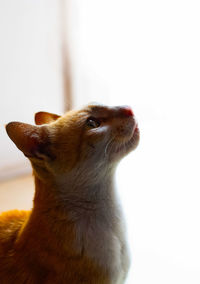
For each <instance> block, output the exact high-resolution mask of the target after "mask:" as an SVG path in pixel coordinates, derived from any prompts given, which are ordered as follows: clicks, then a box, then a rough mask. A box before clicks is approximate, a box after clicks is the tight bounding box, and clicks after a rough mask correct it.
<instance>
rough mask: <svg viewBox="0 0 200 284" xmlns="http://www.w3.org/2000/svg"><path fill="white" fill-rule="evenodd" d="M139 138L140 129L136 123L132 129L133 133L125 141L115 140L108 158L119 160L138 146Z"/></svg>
mask: <svg viewBox="0 0 200 284" xmlns="http://www.w3.org/2000/svg"><path fill="white" fill-rule="evenodd" d="M139 140H140V131H139V128H138V125H136V126H135V127H134V129H133V133H132V135H131V138H130V137H129V138H128V139H127V141H123V142H121V141H120V142H116V143H115V146H114V147H112V149H111V153H110V158H111V160H119V159H122V158H123V157H124V156H126V155H127V154H128V153H130V152H131V151H133V150H135V148H136V147H137V146H138V144H139Z"/></svg>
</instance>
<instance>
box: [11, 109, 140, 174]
mask: <svg viewBox="0 0 200 284" xmlns="http://www.w3.org/2000/svg"><path fill="white" fill-rule="evenodd" d="M35 122H36V124H37V125H30V124H25V123H21V122H10V123H9V124H8V125H7V126H6V130H7V133H8V135H9V137H10V138H11V139H12V140H13V142H14V143H15V144H16V146H17V147H18V148H19V149H20V150H21V151H22V152H23V153H24V154H25V156H27V157H28V158H29V159H30V160H31V163H32V165H33V168H34V170H35V173H36V174H38V175H39V176H44V177H46V176H48V175H49V174H50V175H52V176H57V175H62V174H66V173H68V172H70V171H72V170H73V169H74V168H81V167H82V168H87V169H88V170H89V171H95V170H96V171H100V170H102V169H106V168H107V167H112V166H113V165H115V164H116V163H117V162H118V161H119V160H120V159H121V158H123V157H124V156H125V155H126V154H128V153H129V152H130V151H132V150H134V149H135V148H136V146H137V145H138V142H139V130H138V125H137V122H136V120H135V117H134V114H133V112H132V110H131V108H130V107H127V106H117V107H108V106H102V105H94V104H92V105H89V106H86V107H84V108H82V109H81V110H76V111H69V112H67V113H66V114H65V115H63V116H58V115H55V114H51V113H47V112H39V113H37V114H36V115H35Z"/></svg>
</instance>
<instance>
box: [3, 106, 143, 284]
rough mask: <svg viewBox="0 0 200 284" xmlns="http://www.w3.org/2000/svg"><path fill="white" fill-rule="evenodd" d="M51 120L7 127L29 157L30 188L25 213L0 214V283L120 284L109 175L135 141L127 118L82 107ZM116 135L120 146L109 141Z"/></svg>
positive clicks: (122, 251) (124, 255)
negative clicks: (32, 188) (31, 204)
mask: <svg viewBox="0 0 200 284" xmlns="http://www.w3.org/2000/svg"><path fill="white" fill-rule="evenodd" d="M95 107H96V110H95V111H94V109H95ZM89 112H90V116H88V113H89ZM91 112H93V114H92V117H91ZM94 113H95V118H94V117H93V115H94ZM105 114H106V115H105ZM113 114H114V115H113ZM103 115H104V116H103ZM46 116H48V115H47V114H44V113H40V114H39V115H38V116H37V117H36V123H37V124H43V123H46V122H49V118H50V116H49V117H46ZM51 118H52V116H51ZM54 119H55V122H51V123H50V124H46V125H41V126H30V125H26V124H21V123H15V122H14V123H11V124H10V126H9V125H8V126H7V132H8V135H9V136H10V138H11V139H12V140H13V141H14V142H15V144H16V145H17V147H18V148H19V149H20V150H22V151H23V152H24V153H25V155H26V156H28V157H29V158H30V160H31V163H32V166H33V170H34V175H35V186H36V188H35V198H34V207H33V210H32V211H31V212H25V211H22V212H20V211H10V212H6V213H3V214H2V215H0V283H2V284H11V283H16V284H22V283H27V284H29V283H30V284H38V283H44V284H50V283H52V284H62V283H63V284H64V283H69V284H80V283H84V284H86V283H87V284H122V283H124V280H125V278H126V276H127V272H128V269H129V257H128V250H127V247H126V240H125V234H124V231H125V230H124V224H123V217H122V214H121V210H120V206H119V204H118V201H117V197H116V193H115V188H114V184H113V175H114V170H115V167H116V164H117V162H118V161H119V160H120V159H121V158H122V157H123V156H124V155H125V154H127V153H128V152H130V150H132V149H133V148H135V147H136V145H137V143H138V138H139V132H138V130H137V127H136V123H135V120H134V118H133V115H132V113H131V111H130V109H129V110H127V108H108V107H102V106H90V107H87V108H85V109H83V110H81V111H77V112H70V113H68V114H67V115H65V116H64V117H61V118H59V119H58V117H55V118H54ZM54 119H52V120H54ZM116 120H122V121H123V123H120V122H119V121H118V122H117V123H116ZM85 122H86V124H85ZM123 124H124V125H123ZM125 124H126V125H125ZM127 124H128V126H127ZM114 125H115V127H114ZM16 133H17V134H16ZM117 134H118V139H119V140H120V139H122V138H123V137H122V136H124V137H125V136H126V135H127V137H128V138H127V141H128V143H126V141H124V140H123V139H124V138H123V139H122V141H123V143H122V142H120V144H119V141H117V144H116V141H115V144H113V143H114V142H112V141H113V138H114V139H116V135H117ZM133 140H134V141H133ZM120 141H121V140H120ZM130 141H132V142H131V143H130ZM122 144H123V147H122ZM116 145H117V146H116ZM119 145H120V146H119ZM113 153H114V155H113Z"/></svg>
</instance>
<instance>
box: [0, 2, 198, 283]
mask: <svg viewBox="0 0 200 284" xmlns="http://www.w3.org/2000/svg"><path fill="white" fill-rule="evenodd" d="M19 2H21V3H23V5H24V6H25V7H26V9H27V10H29V9H32V10H33V8H32V6H34V5H35V7H36V6H37V7H36V8H35V9H36V10H35V11H34V10H33V12H31V13H33V14H31V15H32V18H31V20H30V16H29V17H27V18H26V19H25V21H24V22H23V25H22V26H23V27H24V29H25V25H26V24H27V23H29V20H30V22H31V21H35V14H37V10H38V9H39V8H38V7H39V6H38V5H39V1H19ZM1 3H4V5H6V4H5V3H8V1H7V2H6V1H2V2H1ZM10 3H12V5H14V3H15V1H10ZM25 3H26V4H25ZM40 3H43V5H44V7H46V8H45V9H46V11H48V9H51V8H49V7H51V5H55V3H56V1H51V2H48V3H51V5H50V4H48V5H47V1H41V2H40ZM68 4H69V5H68V9H69V11H68V12H70V19H67V21H69V22H70V25H69V31H68V37H69V38H70V43H71V45H70V51H71V56H72V63H73V78H74V79H73V91H74V94H75V106H81V105H83V104H86V103H88V102H89V101H99V102H101V103H105V104H111V105H118V104H129V105H131V106H132V108H133V110H134V112H135V114H136V116H137V118H138V122H139V126H140V130H141V142H140V145H139V146H138V148H137V149H136V150H135V152H134V153H132V154H130V155H129V156H128V157H127V158H126V159H124V160H123V161H122V162H121V164H120V166H119V167H118V171H117V175H116V180H117V185H118V190H119V194H120V196H121V199H122V204H123V207H124V210H125V216H126V220H127V225H128V236H129V243H130V249H131V253H132V267H131V270H130V274H129V279H128V281H127V284H179V283H180V284H186V283H187V284H191V283H192V284H199V283H200V206H199V204H200V180H199V179H200V178H199V164H200V150H199V145H200V134H199V124H200V118H199V108H200V103H199V95H200V17H199V15H200V3H199V1H194V0H190V1H189V0H186V1H178V0H173V1H172V0H168V1H162V0H159V1H158V0H157V1H155V0H152V1H148V0H146V1H145V0H144V1H142V0H140V1H133V0H123V1H122V0H121V1H118V0H115V1H114V0H101V1H97V0H85V1H82V0H79V1H78V0H70V1H69V3H68ZM17 5H18V4H16V5H15V6H17ZM31 5H32V6H31ZM45 5H46V6H45ZM27 7H28V8H27ZM52 7H53V6H52ZM15 9H16V10H15V11H17V7H15ZM0 10H1V9H0ZM53 11H56V9H52V13H53ZM1 13H2V15H3V12H2V10H1ZM9 13H10V12H9ZM12 13H13V12H12ZM9 15H10V14H9ZM42 15H43V16H42V17H40V21H41V22H40V23H41V25H42V22H43V20H44V19H45V18H44V14H42ZM1 19H2V16H1ZM3 19H4V18H3ZM5 19H7V21H8V23H7V25H8V27H9V25H11V24H12V23H13V18H12V16H11V15H10V16H9V18H8V17H6V18H5ZM45 21H46V20H44V22H45ZM51 23H52V22H51V21H49V22H48V25H47V26H45V32H44V34H41V38H40V41H39V42H40V43H41V42H42V40H43V39H44V36H45V35H46V34H48V27H49V30H51V31H52V27H51ZM14 26H16V24H15V23H14ZM1 29H2V26H1ZM6 29H8V30H9V28H7V26H6ZM6 29H5V28H4V30H6ZM20 30H21V28H20ZM40 30H41V28H40V25H39V26H38V31H40ZM11 34H12V31H11ZM50 34H51V33H50ZM4 36H5V35H4ZM13 36H14V35H12V37H11V35H10V37H11V39H12V38H13ZM3 39H4V38H3ZM12 40H13V39H12ZM12 40H11V41H12ZM31 40H33V38H32V36H31V34H29V33H28V32H26V33H24V34H23V35H22V36H21V38H20V39H16V41H15V45H16V46H20V48H21V42H22V43H23V44H28V42H30V41H31ZM33 41H34V42H35V41H36V42H37V43H38V39H35V40H33ZM2 42H3V43H4V42H5V39H4V40H3V41H2ZM8 46H9V44H8ZM42 46H43V45H42V44H41V48H42ZM27 50H30V46H26V48H25V49H24V53H25V54H26V52H28V51H27ZM37 50H38V52H40V44H39V43H38V47H37ZM24 53H23V54H22V53H20V54H18V56H19V57H18V58H20V59H23V58H24V56H26V55H24ZM1 56H2V54H1ZM9 56H10V51H9V49H8V54H7V51H6V50H5V53H4V57H3V56H2V58H4V60H5V59H6V60H7V59H8V58H9ZM31 56H33V53H31ZM44 56H47V55H46V53H45V54H44V53H43V54H42V55H41V57H40V58H44ZM16 57H17V56H15V57H14V58H16ZM48 58H49V60H51V58H50V57H48ZM36 59H38V57H37V56H35V57H33V58H32V63H30V65H29V66H30V67H31V66H32V64H34V62H35V60H36ZM2 60H3V59H2ZM2 60H1V62H2ZM46 60H47V59H46ZM26 62H27V60H26V61H25V62H24V63H22V66H25V65H24V64H26ZM42 62H43V61H42ZM4 64H5V65H4V66H5V67H4V68H3V67H1V68H2V70H3V71H1V76H2V73H3V72H4V70H5V69H6V68H7V67H6V66H7V64H6V63H4ZM1 65H2V63H1ZM16 65H17V66H19V61H17V62H16ZM37 66H40V62H38V64H37ZM44 66H48V63H47V62H45V63H44ZM10 68H11V70H12V71H11V72H12V74H13V75H12V76H13V77H15V76H18V80H21V79H20V78H21V76H20V75H19V74H18V68H16V69H14V67H13V66H11V67H10ZM35 68H36V67H35ZM41 68H42V67H41ZM45 68H47V67H45ZM47 69H48V68H47ZM47 69H45V70H42V71H39V72H41V73H42V74H46V70H47ZM37 70H40V68H39V69H37ZM54 70H55V69H54ZM56 72H57V71H56ZM56 72H55V74H54V75H55V77H56V76H57V73H56ZM30 74H31V73H30ZM30 74H29V76H28V78H29V79H30ZM35 74H36V73H35ZM54 75H53V76H52V77H51V80H53V78H54ZM13 77H12V80H11V82H12V84H13ZM56 78H57V77H56ZM51 80H49V79H48V80H46V81H39V80H38V81H37V83H36V87H37V89H38V90H37V92H36V91H34V96H35V94H36V93H39V94H40V99H41V100H44V102H43V105H42V107H43V106H44V107H45V109H46V110H49V111H54V112H56V111H57V108H59V107H58V106H56V104H53V105H52V104H51V105H49V109H47V107H46V103H47V104H48V102H49V100H48V99H47V100H45V99H44V98H45V97H44V93H45V92H42V91H41V90H42V88H45V89H46V88H47V86H48V83H49V82H51ZM56 80H57V81H56V82H59V76H58V78H57V79H56ZM31 82H32V81H31ZM55 84H57V83H55ZM58 85H59V83H58ZM1 86H2V83H1ZM6 86H7V85H6ZM42 86H43V87H42ZM44 86H45V87H44ZM56 86H57V85H56ZM3 88H4V89H6V88H8V87H1V92H2V91H3ZM27 88H28V89H29V93H30V94H31V95H30V96H29V99H28V100H27V101H23V104H21V105H20V103H19V100H18V99H17V100H15V101H14V102H12V101H11V100H10V99H9V107H11V109H12V111H13V119H15V117H16V115H14V111H15V108H16V106H17V109H18V111H19V112H21V111H20V110H21V109H22V105H23V109H25V107H27V108H28V109H29V108H31V106H30V105H29V102H30V100H31V101H32V102H31V105H32V103H33V84H32V83H29V82H28V83H27ZM49 89H51V90H52V88H49ZM58 89H59V88H58ZM56 90H57V87H56V88H54V89H53V90H52V93H55V92H56ZM23 92H24V91H23ZM24 93H25V92H24ZM2 94H4V93H1V97H2V98H3V99H5V95H2ZM6 94H7V96H10V94H11V92H10V89H9V90H8V89H7V93H6ZM50 94H51V92H50ZM19 96H20V89H18V92H17V93H16V98H19ZM12 98H14V95H13V97H12ZM38 99H39V98H38V97H37V98H36V97H35V100H34V101H38ZM10 105H11V106H10ZM47 106H48V105H47ZM53 106H54V107H53ZM36 111H37V110H36ZM3 113H4V112H3ZM28 115H29V114H28ZM1 116H2V115H1Z"/></svg>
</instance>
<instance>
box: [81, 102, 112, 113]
mask: <svg viewBox="0 0 200 284" xmlns="http://www.w3.org/2000/svg"><path fill="white" fill-rule="evenodd" d="M86 111H87V112H88V113H89V114H93V115H106V114H109V113H110V112H111V108H110V107H108V106H105V105H96V104H95V105H94V104H91V105H88V106H87V107H86Z"/></svg>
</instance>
